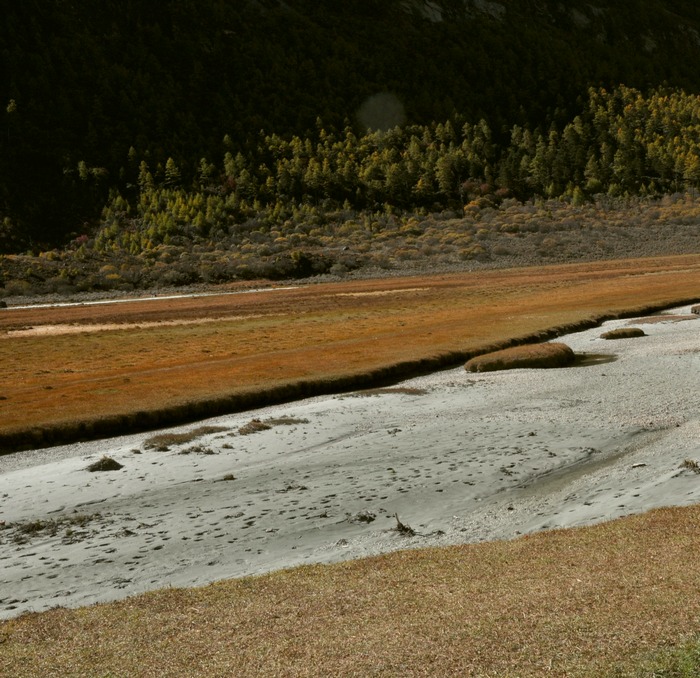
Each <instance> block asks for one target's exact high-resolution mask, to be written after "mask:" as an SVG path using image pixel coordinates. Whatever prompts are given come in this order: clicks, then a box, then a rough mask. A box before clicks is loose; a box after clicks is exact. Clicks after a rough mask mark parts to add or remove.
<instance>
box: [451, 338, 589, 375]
mask: <svg viewBox="0 0 700 678" xmlns="http://www.w3.org/2000/svg"><path fill="white" fill-rule="evenodd" d="M575 358H576V356H575V354H574V352H573V351H572V350H571V349H570V348H569V347H568V346H567V345H566V344H561V343H556V342H555V343H548V344H528V345H526V346H514V347H513V348H506V349H503V350H501V351H495V352H494V353H486V354H484V355H480V356H476V357H475V358H472V359H471V360H469V361H467V363H466V364H465V366H464V369H465V370H467V372H492V371H494V370H512V369H517V368H546V367H566V366H567V365H571V363H573V362H574V360H575Z"/></svg>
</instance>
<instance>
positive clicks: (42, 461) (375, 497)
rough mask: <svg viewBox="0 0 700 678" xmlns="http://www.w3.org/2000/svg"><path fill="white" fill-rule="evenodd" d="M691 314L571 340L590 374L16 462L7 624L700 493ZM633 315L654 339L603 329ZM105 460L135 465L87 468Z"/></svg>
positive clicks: (3, 477)
mask: <svg viewBox="0 0 700 678" xmlns="http://www.w3.org/2000/svg"><path fill="white" fill-rule="evenodd" d="M689 311H690V308H689V307H688V306H685V307H683V308H678V309H674V310H673V311H669V312H667V313H666V314H663V315H661V316H659V317H652V318H638V319H634V320H615V321H611V322H608V323H606V324H605V326H604V328H600V327H597V328H593V329H589V330H586V331H583V332H578V333H576V334H571V335H568V336H565V337H562V338H560V339H558V341H563V342H564V343H566V344H568V345H569V346H571V347H572V348H573V349H574V350H575V351H576V352H577V353H579V354H587V355H588V360H587V361H585V363H584V364H583V365H581V366H578V367H572V368H566V369H558V370H513V371H507V372H497V373H486V374H470V373H467V372H465V371H464V370H463V369H462V368H458V369H451V370H447V371H443V372H438V373H434V374H431V375H427V376H424V377H419V378H415V379H411V380H409V381H406V382H402V383H401V384H398V385H396V386H394V387H391V388H385V389H376V390H371V391H358V392H353V393H347V394H344V395H336V396H322V397H316V398H311V399H308V400H303V401H298V402H294V403H291V404H287V405H284V406H276V407H269V408H265V409H261V410H256V411H252V412H247V413H243V414H235V415H229V416H225V417H219V418H217V419H215V420H209V421H206V422H200V423H198V424H196V425H189V426H184V427H180V428H177V429H171V430H169V431H168V432H161V433H165V434H167V435H168V436H169V438H168V437H166V438H160V439H159V438H157V437H155V436H154V434H153V433H150V434H139V435H133V436H129V437H123V438H115V439H110V440H102V441H96V442H91V443H83V444H75V445H68V446H64V447H58V448H51V449H46V450H37V451H29V452H24V453H18V454H14V455H9V456H5V457H0V498H1V503H0V525H1V526H2V529H0V565H1V567H2V574H0V580H1V584H2V585H1V586H0V591H2V593H0V596H1V597H2V599H1V600H0V616H2V618H11V617H14V616H17V615H19V614H21V613H23V612H26V611H31V610H45V609H48V608H51V607H54V606H68V607H74V606H80V605H87V604H91V603H94V602H98V601H107V600H114V599H119V598H124V597H126V596H131V595H133V594H137V593H140V592H143V591H146V590H151V589H155V588H162V587H166V586H176V587H183V586H192V585H198V584H204V583H206V582H210V581H214V580H219V579H224V578H230V577H238V576H244V575H250V574H256V573H262V572H266V571H270V570H274V569H279V568H286V567H290V566H295V565H299V564H304V563H315V562H332V561H338V560H345V559H351V558H360V557H364V556H367V555H371V554H377V553H382V552H388V551H392V550H397V549H406V548H417V547H423V546H430V545H447V544H457V543H465V542H476V541H484V540H498V539H509V538H513V537H516V536H518V535H522V534H528V533H532V532H536V531H540V530H543V529H552V528H559V527H570V526H576V525H584V524H591V523H596V522H600V521H605V520H610V519H612V518H615V517H618V516H622V515H627V514H632V513H639V512H643V511H646V510H648V509H650V508H653V507H658V506H668V505H686V504H691V503H696V502H698V501H700V476H698V474H697V471H698V467H697V465H696V464H695V462H696V460H700V418H699V417H698V412H700V401H699V400H698V395H697V374H698V368H700V350H699V348H698V329H699V323H700V320H699V319H698V317H697V316H694V315H691V314H690V313H689ZM626 325H634V326H636V327H641V328H642V329H644V331H645V333H646V335H647V336H645V337H641V338H637V339H623V340H617V341H606V340H603V339H601V338H600V335H601V333H602V332H603V331H604V330H607V329H610V328H613V327H619V326H626ZM251 423H252V425H251ZM203 427H207V428H203ZM183 432H184V433H187V432H189V433H190V435H189V436H184V437H181V438H177V437H173V436H172V435H171V434H180V433H183ZM104 455H108V456H109V457H110V458H111V459H114V460H115V461H117V462H118V463H119V464H121V465H123V467H122V468H121V469H120V470H116V471H105V472H90V471H88V470H87V467H88V465H90V464H91V463H93V462H96V461H99V460H100V459H101V457H102V456H104ZM399 520H400V521H401V523H400V524H402V525H403V526H404V527H405V528H406V529H405V530H404V531H403V532H402V531H400V530H398V529H397V527H399V526H400V524H399V522H398V521H399ZM410 532H415V534H410Z"/></svg>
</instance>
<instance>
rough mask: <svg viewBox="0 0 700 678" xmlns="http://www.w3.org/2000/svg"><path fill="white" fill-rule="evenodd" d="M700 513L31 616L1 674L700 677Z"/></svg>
mask: <svg viewBox="0 0 700 678" xmlns="http://www.w3.org/2000/svg"><path fill="white" fill-rule="evenodd" d="M699 519H700V508H699V507H697V506H694V507H690V508H673V509H661V510H654V511H651V512H649V513H646V514H644V515H640V516H634V517H628V518H623V519H619V520H615V521H611V522H609V523H604V524H601V525H598V526H594V527H585V528H577V529H570V530H557V531H551V532H542V533H539V534H536V535H533V536H529V537H522V538H520V539H516V540H514V541H505V542H493V543H484V544H472V545H466V546H458V547H452V548H443V549H429V550H420V551H403V552H397V553H393V554H390V555H385V556H380V557H376V558H370V559H366V560H359V561H352V562H347V563H341V564H336V565H331V566H323V565H317V566H305V567H300V568H297V569H293V570H287V571H282V572H277V573H273V574H270V575H265V576H260V577H253V578H246V579H240V580H233V581H228V582H222V583H218V584H212V585H209V586H206V587H204V588H197V589H164V590H161V591H156V592H153V593H148V594H145V595H141V596H138V597H134V598H131V599H128V600H124V601H121V602H117V603H111V604H103V605H96V606H92V607H88V608H81V609H77V610H66V609H55V610H51V611H49V612H45V613H42V614H27V615H24V616H22V617H20V618H18V619H15V620H12V621H9V622H5V623H3V624H2V625H0V674H1V675H3V676H5V675H6V676H15V677H17V678H22V677H24V676H27V677H28V676H46V677H49V676H61V677H62V678H65V677H68V676H76V677H77V676H139V677H141V676H143V677H146V676H159V677H160V676H208V677H211V676H240V677H245V676H266V677H272V676H290V677H291V676H503V677H508V678H515V677H518V678H525V677H528V676H545V675H546V676H576V677H581V678H592V677H593V676H595V677H600V676H616V677H618V678H621V677H632V676H634V677H636V678H638V677H641V676H649V677H651V676H665V677H667V678H670V677H671V676H696V675H698V673H697V671H698V669H699V668H700V662H699V661H698V658H699V657H700V653H699V652H698V647H697V645H696V644H693V643H692V642H690V640H692V639H693V638H697V634H698V617H699V615H700V596H698V595H697V592H698V590H699V588H700V569H699V568H697V567H695V566H694V562H695V554H696V553H697V550H698V548H699V547H700V533H699V532H698V530H697V523H698V520H699ZM674 647H677V648H678V649H677V650H673V649H672V648H674Z"/></svg>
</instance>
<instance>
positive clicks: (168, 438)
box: [143, 426, 229, 452]
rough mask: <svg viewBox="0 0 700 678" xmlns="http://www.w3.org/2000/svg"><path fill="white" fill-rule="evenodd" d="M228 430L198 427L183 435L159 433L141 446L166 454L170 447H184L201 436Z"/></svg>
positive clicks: (218, 427) (219, 427)
mask: <svg viewBox="0 0 700 678" xmlns="http://www.w3.org/2000/svg"><path fill="white" fill-rule="evenodd" d="M228 430H229V429H227V428H226V427H225V426H200V427H198V428H195V429H192V430H191V431H185V432H184V433H159V434H158V435H155V436H151V437H150V438H147V439H146V440H145V441H144V443H143V444H144V447H146V448H147V449H155V450H157V451H158V452H167V451H168V450H169V449H170V446H171V445H185V444H186V443H191V442H192V441H193V440H196V439H197V438H201V437H202V436H205V435H210V434H212V433H223V432H224V431H228Z"/></svg>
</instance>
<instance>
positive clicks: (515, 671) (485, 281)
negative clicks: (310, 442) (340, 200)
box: [0, 256, 700, 678]
mask: <svg viewBox="0 0 700 678" xmlns="http://www.w3.org/2000/svg"><path fill="white" fill-rule="evenodd" d="M699 297H700V256H680V257H669V258H663V259H645V260H636V261H617V262H601V263H595V264H586V265H572V266H553V267H547V268H539V269H529V270H528V269H519V270H508V271H491V272H482V273H479V274H478V275H476V274H466V273H465V274H459V275H458V274H455V275H444V276H435V277H424V278H420V279H417V278H410V279H409V278H406V279H389V280H372V281H360V282H347V283H339V284H320V285H313V286H304V287H300V288H297V289H293V290H278V291H268V292H261V293H249V294H239V295H229V296H214V297H205V298H197V299H182V300H177V301H165V300H160V301H159V300H156V301H141V302H133V303H124V304H118V305H105V306H84V307H71V308H65V309H33V310H27V311H20V310H10V311H8V312H4V311H3V312H2V313H0V321H1V323H2V325H1V328H2V332H3V334H4V336H3V338H2V341H0V346H2V349H1V350H2V364H3V375H4V378H3V385H2V393H1V394H0V395H2V396H3V397H4V398H5V399H4V400H2V401H0V408H1V409H0V413H1V414H2V416H0V422H1V423H0V427H1V430H2V432H3V433H5V434H6V435H7V434H9V433H12V432H13V431H14V432H21V431H24V430H27V429H31V428H41V427H56V428H57V430H58V429H59V428H60V427H63V426H67V425H68V424H70V423H71V422H77V421H84V422H90V421H97V422H99V421H100V420H102V419H104V418H109V417H115V416H123V417H124V423H125V425H129V423H130V419H129V417H130V416H131V415H132V413H133V412H134V411H135V410H137V411H140V412H143V413H147V412H149V411H158V410H161V409H168V408H172V407H173V405H187V406H188V407H189V406H192V405H191V404H192V403H198V402H199V403H207V402H214V403H217V402H220V401H221V399H222V397H228V396H230V395H234V396H235V395H236V394H241V393H262V394H265V393H268V392H271V393H273V396H274V394H275V393H279V391H276V390H277V389H279V388H280V386H287V385H289V384H293V383H295V382H297V381H299V380H304V381H306V382H307V384H308V385H307V387H305V388H303V389H299V390H297V391H292V390H290V391H289V392H283V393H282V395H283V396H284V397H286V396H287V395H294V394H301V393H304V392H307V391H308V392H312V391H313V388H316V387H319V385H320V387H324V385H328V384H330V385H331V386H332V385H333V384H339V385H350V382H353V383H358V384H360V383H362V381H363V379H361V378H360V377H366V376H368V375H369V376H372V374H374V375H375V376H376V375H379V376H382V375H384V376H387V375H388V376H396V375H399V374H401V373H402V371H406V370H408V368H409V367H410V369H418V368H419V367H420V366H421V365H422V366H423V367H424V368H426V369H427V368H429V367H431V366H435V365H441V364H448V363H450V362H454V361H455V360H461V359H463V358H464V357H465V356H469V355H471V354H474V353H478V352H480V351H481V350H482V349H484V348H485V347H487V346H491V347H493V346H501V347H502V346H504V345H506V344H507V342H508V340H511V339H518V338H523V337H526V336H532V335H541V334H542V333H543V331H545V330H548V329H551V328H556V327H563V326H571V325H576V324H577V323H581V322H586V321H590V320H591V319H597V318H600V317H603V316H609V315H612V314H624V313H626V312H629V311H632V310H636V311H638V310H639V309H650V308H661V307H666V306H672V305H675V304H680V303H686V302H689V301H691V300H695V299H698V298H699ZM190 321H195V322H193V323H190ZM111 323H114V324H117V325H120V326H122V328H121V329H109V330H107V329H104V330H100V331H94V332H93V331H88V330H90V329H96V328H97V327H99V326H101V325H105V324H111ZM152 323H160V324H157V325H155V324H152ZM56 324H63V325H66V324H67V325H71V328H70V331H69V332H67V333H63V334H51V333H48V332H46V333H40V332H36V331H34V332H33V333H28V334H27V335H26V336H23V335H21V334H12V332H13V331H15V330H21V329H23V328H24V329H26V328H29V327H32V328H42V327H45V328H46V327H48V326H51V325H56ZM396 365H399V366H402V365H403V367H402V368H401V369H399V370H396V371H395V372H394V371H390V370H389V371H386V372H382V370H383V369H384V368H386V367H387V366H396ZM407 365H408V367H406V366H407ZM344 377H352V379H348V380H345V381H344V380H343V379H342V378H344ZM353 380H355V381H353ZM370 381H371V380H370V379H366V380H365V382H366V385H368V384H369V383H370ZM236 402H237V401H236V400H235V399H231V400H230V401H227V403H228V405H231V406H233V405H235V404H236ZM244 402H245V401H240V403H243V404H244ZM240 403H239V404H240ZM192 407H193V410H194V411H195V413H198V412H200V411H201V412H206V409H207V408H206V407H204V408H203V409H201V410H198V409H197V408H196V407H194V406H192ZM217 407H218V405H217ZM183 411H184V410H183ZM139 416H144V417H145V416H146V415H145V414H144V415H139ZM699 521H700V507H697V506H694V507H690V508H684V509H664V510H656V511H652V512H650V513H647V514H645V515H641V516H635V517H628V518H624V519H620V520H616V521H613V522H609V523H605V524H602V525H598V526H595V527H586V528H577V529H573V530H565V531H552V532H543V533H539V534H536V535H533V536H529V537H523V538H520V539H517V540H514V541H509V542H495V543H487V544H473V545H466V546H459V547H452V548H445V549H430V550H422V551H404V552H398V553H393V554H390V555H386V556H381V557H377V558H371V559H367V560H360V561H353V562H347V563H341V564H335V565H318V566H309V567H301V568H298V569H294V570H288V571H283V572H278V573H273V574H270V575H265V576H261V577H253V578H246V579H241V580H234V581H229V582H222V583H218V584H214V585H210V586H207V587H204V588H199V589H188V590H178V589H165V590H162V591H158V592H154V593H149V594H146V595H142V596H138V597H134V598H131V599H127V600H123V601H120V602H116V603H111V604H103V605H96V606H92V607H88V608H81V609H77V610H66V609H55V610H51V611H49V612H46V613H42V614H27V615H23V616H21V617H19V618H17V619H14V620H11V621H8V622H4V623H2V624H0V675H2V676H13V677H17V678H19V677H22V676H45V677H49V676H57V677H58V676H60V677H62V678H63V677H68V676H144V677H145V676H158V677H159V678H160V677H163V676H208V677H209V676H222V677H223V676H226V677H229V676H241V677H244V676H265V677H273V676H290V677H291V676H362V677H364V676H506V677H527V676H582V677H592V676H613V675H614V676H628V675H630V676H632V675H634V676H642V675H645V676H652V675H661V674H658V673H653V672H652V669H651V668H649V667H651V666H656V665H657V662H658V661H660V660H659V655H658V653H659V651H660V650H663V649H664V648H668V647H671V648H672V647H675V646H678V645H679V644H681V643H683V642H684V641H685V640H687V639H692V638H694V637H697V636H698V633H699V632H700V623H699V620H700V595H698V591H700V568H698V567H697V553H698V550H699V549H700V531H699V530H698V528H697V526H698V522H699ZM650 662H651V663H650ZM664 675H668V676H670V675H694V674H670V673H667V674H664Z"/></svg>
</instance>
